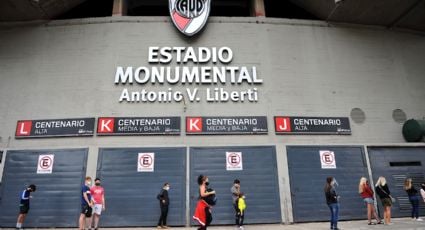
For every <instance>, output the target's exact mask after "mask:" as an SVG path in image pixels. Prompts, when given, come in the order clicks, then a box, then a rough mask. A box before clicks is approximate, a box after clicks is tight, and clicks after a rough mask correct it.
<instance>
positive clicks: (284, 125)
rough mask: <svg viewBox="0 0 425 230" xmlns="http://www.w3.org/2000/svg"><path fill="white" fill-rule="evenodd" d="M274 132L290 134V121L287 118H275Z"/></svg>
mask: <svg viewBox="0 0 425 230" xmlns="http://www.w3.org/2000/svg"><path fill="white" fill-rule="evenodd" d="M274 123H275V125H276V127H275V128H276V132H291V130H292V129H291V119H290V118H289V117H275V120H274Z"/></svg>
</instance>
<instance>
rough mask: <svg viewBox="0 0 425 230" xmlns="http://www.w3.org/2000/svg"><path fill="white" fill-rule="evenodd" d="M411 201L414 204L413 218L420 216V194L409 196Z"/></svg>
mask: <svg viewBox="0 0 425 230" xmlns="http://www.w3.org/2000/svg"><path fill="white" fill-rule="evenodd" d="M409 201H410V203H411V204H412V218H416V219H417V218H419V196H409Z"/></svg>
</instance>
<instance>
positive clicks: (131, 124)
mask: <svg viewBox="0 0 425 230" xmlns="http://www.w3.org/2000/svg"><path fill="white" fill-rule="evenodd" d="M97 135H103V136H106V135H109V136H116V135H180V117H100V118H99V119H98V120H97Z"/></svg>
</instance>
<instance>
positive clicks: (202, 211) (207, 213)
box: [193, 175, 215, 230]
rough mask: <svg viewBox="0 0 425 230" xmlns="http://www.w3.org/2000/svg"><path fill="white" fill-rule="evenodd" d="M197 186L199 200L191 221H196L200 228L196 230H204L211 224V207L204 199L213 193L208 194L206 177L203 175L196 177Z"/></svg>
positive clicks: (213, 192)
mask: <svg viewBox="0 0 425 230" xmlns="http://www.w3.org/2000/svg"><path fill="white" fill-rule="evenodd" d="M198 185H199V200H198V203H197V205H196V209H195V214H194V215H193V219H194V220H196V221H198V222H199V224H200V225H201V227H199V228H198V230H206V229H207V227H208V226H209V225H210V224H211V221H212V214H211V206H210V205H209V204H208V203H207V201H206V199H207V198H208V196H210V195H214V194H215V191H211V192H208V191H207V190H208V185H209V181H208V177H207V176H204V175H199V177H198Z"/></svg>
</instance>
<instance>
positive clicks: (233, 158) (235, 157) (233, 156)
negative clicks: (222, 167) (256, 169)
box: [226, 152, 243, 171]
mask: <svg viewBox="0 0 425 230" xmlns="http://www.w3.org/2000/svg"><path fill="white" fill-rule="evenodd" d="M226 169H227V171H236V170H243V165H242V152H226Z"/></svg>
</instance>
